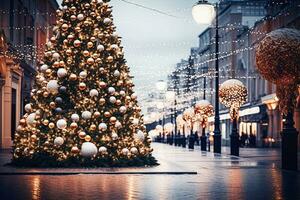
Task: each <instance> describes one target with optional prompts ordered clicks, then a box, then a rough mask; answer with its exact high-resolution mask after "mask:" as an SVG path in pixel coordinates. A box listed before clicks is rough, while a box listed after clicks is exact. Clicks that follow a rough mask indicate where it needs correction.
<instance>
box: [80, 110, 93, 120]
mask: <svg viewBox="0 0 300 200" xmlns="http://www.w3.org/2000/svg"><path fill="white" fill-rule="evenodd" d="M81 117H82V118H83V119H85V120H87V119H91V117H92V113H91V112H90V111H83V112H82V114H81Z"/></svg>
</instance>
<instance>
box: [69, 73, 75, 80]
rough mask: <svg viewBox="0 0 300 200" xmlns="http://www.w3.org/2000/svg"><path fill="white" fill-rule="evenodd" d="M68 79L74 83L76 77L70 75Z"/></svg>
mask: <svg viewBox="0 0 300 200" xmlns="http://www.w3.org/2000/svg"><path fill="white" fill-rule="evenodd" d="M69 79H70V80H71V81H76V79H77V75H76V74H71V75H70V77H69Z"/></svg>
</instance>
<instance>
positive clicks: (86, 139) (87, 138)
mask: <svg viewBox="0 0 300 200" xmlns="http://www.w3.org/2000/svg"><path fill="white" fill-rule="evenodd" d="M91 139H92V138H91V136H89V135H86V136H85V137H84V140H85V141H86V142H89V141H91Z"/></svg>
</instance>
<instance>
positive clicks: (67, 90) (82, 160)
mask: <svg viewBox="0 0 300 200" xmlns="http://www.w3.org/2000/svg"><path fill="white" fill-rule="evenodd" d="M108 2H109V0H103V1H101V0H64V1H63V3H62V8H61V9H60V10H58V11H57V22H56V25H55V26H54V28H53V35H54V36H53V37H51V38H50V41H49V42H48V43H47V44H46V50H45V55H44V59H43V62H42V63H41V64H40V68H39V70H38V73H37V74H36V81H35V86H34V89H33V90H32V92H31V96H32V97H31V102H30V103H29V104H27V105H26V106H25V111H26V112H27V113H26V114H25V115H24V117H23V118H22V119H21V120H20V123H19V126H18V127H17V131H16V133H15V139H14V149H13V163H14V164H16V165H22V166H24V165H27V166H64V167H65V166H66V167H68V166H137V165H138V166H141V165H152V164H156V160H155V159H154V158H153V157H152V155H151V152H152V149H151V147H150V142H151V140H150V138H149V136H148V134H147V133H146V130H145V126H144V125H143V116H142V115H141V108H140V107H139V106H138V104H137V95H136V94H135V93H134V91H133V87H134V85H133V82H132V77H131V76H130V75H129V67H128V66H127V65H126V61H125V59H124V54H123V51H122V50H123V48H122V46H121V44H120V43H121V40H120V37H118V35H117V34H116V33H115V29H116V27H115V26H114V25H113V21H112V19H113V18H112V14H111V12H112V8H111V7H110V6H109V5H108Z"/></svg>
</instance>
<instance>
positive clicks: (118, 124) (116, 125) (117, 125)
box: [115, 121, 122, 129]
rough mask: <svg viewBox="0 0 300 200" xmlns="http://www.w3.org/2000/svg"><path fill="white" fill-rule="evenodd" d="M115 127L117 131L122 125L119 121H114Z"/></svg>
mask: <svg viewBox="0 0 300 200" xmlns="http://www.w3.org/2000/svg"><path fill="white" fill-rule="evenodd" d="M115 127H116V128H117V129H120V128H122V123H121V122H119V121H116V124H115Z"/></svg>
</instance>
